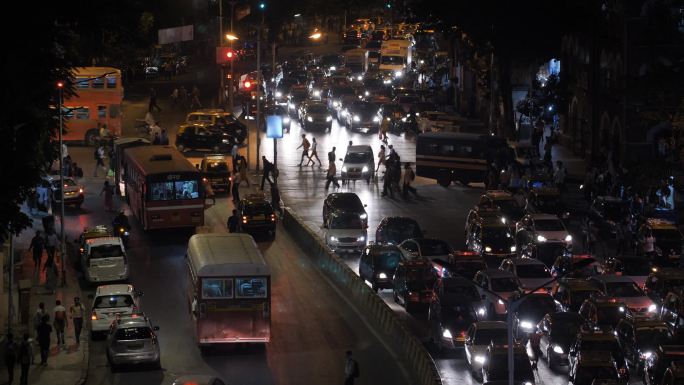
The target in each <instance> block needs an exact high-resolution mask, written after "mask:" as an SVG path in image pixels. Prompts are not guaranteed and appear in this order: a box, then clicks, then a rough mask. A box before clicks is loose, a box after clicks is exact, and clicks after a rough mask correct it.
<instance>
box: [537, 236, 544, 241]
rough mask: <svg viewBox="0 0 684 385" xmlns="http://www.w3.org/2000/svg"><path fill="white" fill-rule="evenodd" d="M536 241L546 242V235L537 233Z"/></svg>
mask: <svg viewBox="0 0 684 385" xmlns="http://www.w3.org/2000/svg"><path fill="white" fill-rule="evenodd" d="M537 242H546V237H545V236H543V235H537Z"/></svg>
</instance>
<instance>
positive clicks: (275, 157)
mask: <svg viewBox="0 0 684 385" xmlns="http://www.w3.org/2000/svg"><path fill="white" fill-rule="evenodd" d="M275 57H276V42H275V40H273V46H272V52H271V73H272V74H275V63H276V59H275ZM274 93H275V92H274ZM288 108H289V107H288ZM288 111H289V110H288ZM281 128H282V126H281ZM273 167H275V168H277V167H278V139H277V138H273Z"/></svg>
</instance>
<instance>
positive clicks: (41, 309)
mask: <svg viewBox="0 0 684 385" xmlns="http://www.w3.org/2000/svg"><path fill="white" fill-rule="evenodd" d="M46 315H48V313H47V311H45V303H43V302H41V303H39V304H38V309H37V310H36V313H35V314H34V315H33V330H34V331H35V332H36V337H38V327H39V326H40V324H41V322H43V317H45V316H46ZM48 317H49V316H48Z"/></svg>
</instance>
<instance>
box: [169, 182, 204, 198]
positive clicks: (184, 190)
mask: <svg viewBox="0 0 684 385" xmlns="http://www.w3.org/2000/svg"><path fill="white" fill-rule="evenodd" d="M175 184H176V186H175V187H176V199H197V198H199V189H198V183H197V181H196V180H183V181H179V182H175Z"/></svg>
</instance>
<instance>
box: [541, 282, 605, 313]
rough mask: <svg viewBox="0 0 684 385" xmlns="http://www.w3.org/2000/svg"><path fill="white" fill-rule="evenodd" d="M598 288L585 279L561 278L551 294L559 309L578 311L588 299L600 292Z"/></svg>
mask: <svg viewBox="0 0 684 385" xmlns="http://www.w3.org/2000/svg"><path fill="white" fill-rule="evenodd" d="M600 293H601V292H600V291H599V289H598V288H596V287H595V286H594V285H592V284H590V283H589V282H587V281H586V280H584V279H576V278H561V279H559V280H558V281H556V284H555V285H554V287H553V289H551V295H552V296H553V300H554V301H556V304H557V305H558V308H559V310H562V311H569V312H577V311H579V309H580V306H582V304H583V303H584V301H585V300H586V299H589V298H590V297H591V296H592V295H595V294H600Z"/></svg>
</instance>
